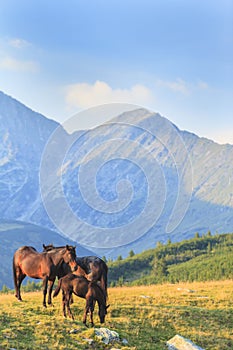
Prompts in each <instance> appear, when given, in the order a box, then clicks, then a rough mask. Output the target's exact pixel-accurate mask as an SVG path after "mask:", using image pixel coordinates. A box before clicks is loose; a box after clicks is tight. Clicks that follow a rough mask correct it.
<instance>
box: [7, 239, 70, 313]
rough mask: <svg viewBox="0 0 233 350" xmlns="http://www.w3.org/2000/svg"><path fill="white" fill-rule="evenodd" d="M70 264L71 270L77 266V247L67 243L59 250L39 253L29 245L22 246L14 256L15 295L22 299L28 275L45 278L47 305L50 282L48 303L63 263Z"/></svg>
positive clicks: (44, 287) (44, 304) (44, 302)
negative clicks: (23, 282) (22, 288)
mask: <svg viewBox="0 0 233 350" xmlns="http://www.w3.org/2000/svg"><path fill="white" fill-rule="evenodd" d="M64 263H65V264H66V265H69V268H70V269H71V270H75V269H76V268H77V263H76V252H75V247H73V246H69V245H66V246H64V247H63V249H60V250H57V251H50V252H43V253H38V252H37V251H36V249H35V248H33V247H29V246H23V247H20V248H19V249H18V250H17V251H16V252H15V253H14V257H13V276H14V285H15V296H16V298H17V299H18V300H19V301H22V298H21V293H20V286H21V283H22V281H23V280H24V278H25V277H26V276H29V277H32V278H36V279H42V280H43V295H44V297H43V306H44V307H46V306H47V305H46V294H47V288H48V282H49V295H48V304H51V293H52V288H53V284H54V281H55V278H56V276H57V275H58V274H59V270H60V268H61V265H62V264H63V265H64Z"/></svg>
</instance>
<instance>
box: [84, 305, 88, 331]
mask: <svg viewBox="0 0 233 350" xmlns="http://www.w3.org/2000/svg"><path fill="white" fill-rule="evenodd" d="M88 311H89V304H88V301H86V306H85V309H84V313H83V324H85V326H86V327H87V314H88Z"/></svg>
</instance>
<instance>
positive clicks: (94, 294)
mask: <svg viewBox="0 0 233 350" xmlns="http://www.w3.org/2000/svg"><path fill="white" fill-rule="evenodd" d="M61 289H62V306H63V315H64V317H66V309H67V311H68V316H69V317H71V318H72V320H74V316H73V314H72V312H71V309H70V301H71V296H72V293H74V294H75V295H77V296H78V297H80V298H85V299H86V306H85V309H84V314H83V323H84V324H85V326H87V324H86V321H87V314H88V313H90V323H91V325H92V327H93V326H94V322H93V313H94V308H95V302H96V301H97V303H98V306H99V313H98V315H99V319H100V323H104V321H105V316H106V314H107V309H108V307H109V305H106V295H105V293H104V291H103V290H102V288H101V287H100V286H99V285H98V284H97V283H96V282H94V281H88V280H87V279H86V278H85V277H83V276H77V275H75V274H73V273H69V274H68V275H66V276H64V277H62V278H60V279H59V281H58V286H57V288H56V289H55V291H54V293H53V297H56V296H57V295H58V294H59V292H60V290H61Z"/></svg>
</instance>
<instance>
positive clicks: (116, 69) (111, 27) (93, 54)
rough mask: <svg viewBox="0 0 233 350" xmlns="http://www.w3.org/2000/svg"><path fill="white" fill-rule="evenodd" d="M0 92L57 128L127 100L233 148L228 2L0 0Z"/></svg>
mask: <svg viewBox="0 0 233 350" xmlns="http://www.w3.org/2000/svg"><path fill="white" fill-rule="evenodd" d="M0 90H1V91H3V92H5V93H7V94H9V95H11V96H12V97H14V98H16V99H18V100H19V101H21V102H23V103H24V104H26V105H27V106H29V107H30V108H32V109H33V110H36V111H38V112H41V113H42V114H44V115H45V116H47V117H50V118H53V119H56V120H58V121H59V122H63V121H64V120H66V119H67V118H69V117H71V116H72V115H73V114H74V113H76V112H78V111H80V110H83V109H86V108H88V107H90V106H94V105H99V104H102V103H111V102H124V103H133V104H137V105H141V106H143V107H148V108H150V109H152V110H154V111H156V112H159V113H160V114H161V115H163V116H165V117H167V118H168V119H169V120H171V121H172V122H173V123H175V124H176V125H177V126H178V127H179V128H180V129H185V130H188V131H191V132H194V133H196V134H198V135H199V136H205V137H208V138H210V139H214V140H216V141H217V142H220V143H226V142H229V143H232V144H233V115H232V110H233V98H232V96H233V1H232V0H222V1H218V0H206V1H203V0H202V1H201V0H189V1H187V0H186V1H185V0H167V1H164V0H163V1H162V0H158V1H155V0H144V1H137V0H134V1H131V0H125V1H120V0H118V1H115V0H111V1H107V0H98V1H97V0H93V1H89V2H87V1H84V0H82V1H81V0H68V1H63V0H60V1H54V0H50V1H44V0H40V1H37V2H36V1H30V0H21V1H18V0H8V1H2V0H0Z"/></svg>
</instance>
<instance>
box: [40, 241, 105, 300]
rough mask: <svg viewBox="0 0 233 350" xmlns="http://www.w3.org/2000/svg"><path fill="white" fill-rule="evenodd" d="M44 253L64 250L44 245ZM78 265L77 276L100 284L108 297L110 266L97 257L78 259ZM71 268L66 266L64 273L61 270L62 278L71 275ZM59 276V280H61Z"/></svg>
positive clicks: (51, 245)
mask: <svg viewBox="0 0 233 350" xmlns="http://www.w3.org/2000/svg"><path fill="white" fill-rule="evenodd" d="M43 248H44V251H51V250H53V249H55V250H56V249H62V248H63V246H61V247H54V246H53V244H49V245H47V246H46V245H44V244H43ZM76 262H77V265H78V266H79V267H80V268H81V269H80V268H78V270H77V271H76V274H80V275H82V276H84V277H86V278H87V279H88V280H90V281H96V282H99V283H100V286H101V288H102V289H103V291H104V293H105V295H106V297H107V296H108V291H107V285H108V266H107V264H106V263H105V262H104V261H103V260H102V259H100V258H98V257H97V256H84V257H76ZM70 272H71V271H69V267H67V266H64V271H62V269H61V270H60V273H61V276H60V277H63V276H65V275H66V274H67V273H70ZM60 277H59V276H58V278H60Z"/></svg>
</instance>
